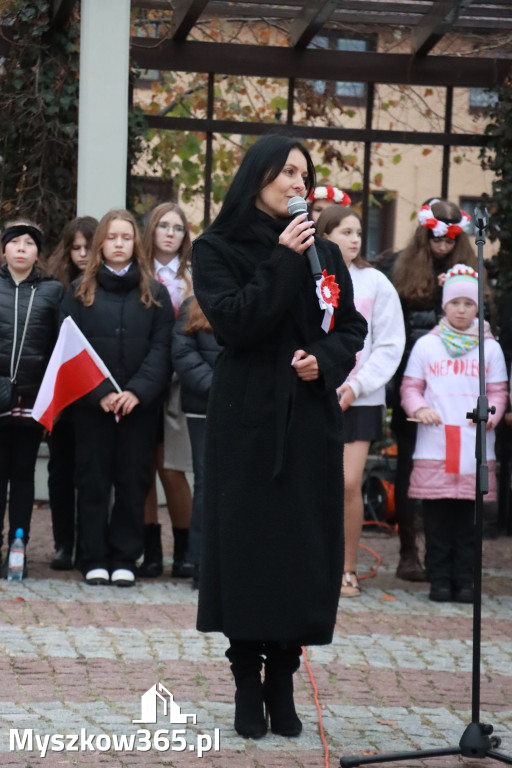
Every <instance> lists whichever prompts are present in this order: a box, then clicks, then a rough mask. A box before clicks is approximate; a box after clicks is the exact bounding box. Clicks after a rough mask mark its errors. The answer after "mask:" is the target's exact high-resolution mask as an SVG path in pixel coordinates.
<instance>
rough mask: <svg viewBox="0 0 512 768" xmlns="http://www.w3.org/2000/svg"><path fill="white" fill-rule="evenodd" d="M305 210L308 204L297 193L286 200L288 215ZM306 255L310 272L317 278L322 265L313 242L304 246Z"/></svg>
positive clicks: (297, 214) (319, 275)
mask: <svg viewBox="0 0 512 768" xmlns="http://www.w3.org/2000/svg"><path fill="white" fill-rule="evenodd" d="M307 212H308V204H307V203H306V201H305V200H304V198H303V197H299V196H298V195H297V196H296V197H292V198H290V200H288V213H289V214H290V216H294V217H295V216H300V214H301V213H307ZM306 256H307V257H308V262H309V268H310V270H311V274H312V275H313V277H314V278H315V280H318V278H319V277H322V267H321V266H320V262H319V261H318V253H317V252H316V248H315V244H314V243H312V244H311V245H310V246H309V248H306Z"/></svg>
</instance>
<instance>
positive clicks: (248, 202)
mask: <svg viewBox="0 0 512 768" xmlns="http://www.w3.org/2000/svg"><path fill="white" fill-rule="evenodd" d="M292 149H298V150H299V152H302V154H303V155H304V157H305V159H306V164H307V172H308V177H307V180H306V196H307V195H309V193H310V192H311V190H312V189H314V188H315V184H316V177H315V166H314V164H313V161H312V159H311V156H310V154H309V152H308V151H307V149H306V148H305V147H304V146H303V145H302V144H301V143H300V141H298V140H297V139H292V138H290V137H289V136H281V135H280V134H269V135H268V136H262V138H261V139H258V141H256V142H255V143H254V144H253V145H252V146H251V147H249V149H248V150H247V152H246V154H245V156H244V159H243V160H242V163H241V165H240V168H239V169H238V171H237V173H236V176H235V178H234V179H233V181H232V183H231V186H230V187H229V189H228V191H227V193H226V197H225V199H224V203H223V204H222V208H221V209H220V211H219V214H218V216H217V218H216V219H215V221H214V222H213V224H211V226H210V227H208V229H207V230H206V231H207V232H208V233H210V232H212V233H215V234H221V235H229V234H232V233H234V232H236V231H237V230H241V229H243V228H244V226H245V225H246V224H247V222H248V221H249V220H250V219H251V218H252V214H253V212H254V205H255V202H256V198H257V196H258V195H259V193H260V192H261V190H262V189H263V188H264V187H266V186H267V184H270V183H271V182H272V181H274V179H276V178H277V176H278V175H279V173H280V172H281V170H282V169H283V167H284V166H285V165H286V161H287V159H288V155H289V154H290V152H291V151H292Z"/></svg>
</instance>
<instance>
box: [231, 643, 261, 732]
mask: <svg viewBox="0 0 512 768" xmlns="http://www.w3.org/2000/svg"><path fill="white" fill-rule="evenodd" d="M226 656H227V657H228V659H229V660H230V661H231V671H232V672H233V677H234V678H235V683H236V692H235V730H236V732H237V733H238V734H240V736H243V737H244V738H246V739H261V737H262V736H265V734H266V732H267V723H266V721H265V714H264V703H263V686H262V683H261V667H262V663H263V658H262V657H261V656H260V655H259V653H258V644H254V643H244V642H241V641H240V642H239V641H233V640H232V641H231V647H230V648H229V649H228V650H227V651H226Z"/></svg>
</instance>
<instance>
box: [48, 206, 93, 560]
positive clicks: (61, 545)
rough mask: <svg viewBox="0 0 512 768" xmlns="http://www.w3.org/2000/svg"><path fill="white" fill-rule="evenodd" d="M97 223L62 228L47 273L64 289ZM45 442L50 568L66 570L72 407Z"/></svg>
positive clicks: (72, 503) (72, 507)
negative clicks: (47, 452) (47, 451)
mask: <svg viewBox="0 0 512 768" xmlns="http://www.w3.org/2000/svg"><path fill="white" fill-rule="evenodd" d="M97 226H98V222H97V220H96V219H95V218H93V217H92V216H77V218H75V219H72V220H71V221H70V222H68V223H67V224H66V226H65V227H64V229H63V231H62V236H61V238H60V240H59V243H58V245H57V247H56V248H55V250H54V252H53V253H52V255H51V256H50V258H49V259H48V272H49V273H50V274H51V275H53V276H54V277H56V278H57V280H59V281H60V282H61V283H62V285H63V286H64V288H67V287H68V285H69V284H70V283H71V282H72V281H73V280H76V278H77V277H79V276H80V275H81V274H82V272H83V271H84V270H85V268H86V266H87V264H88V263H89V260H90V258H91V255H92V250H91V247H92V239H93V237H94V232H95V231H96V227H97ZM47 441H48V448H49V449H50V459H49V461H48V494H49V497H50V509H51V513H52V529H53V539H54V542H55V555H54V557H53V558H52V561H51V563H50V568H52V569H53V570H55V571H67V570H71V568H72V567H73V550H74V548H75V538H76V524H75V511H76V491H75V431H74V429H73V419H72V408H66V409H65V411H64V412H63V413H62V414H61V416H60V418H59V420H58V421H57V422H56V424H55V425H54V427H53V430H52V433H51V435H48V437H47ZM78 557H79V555H78V553H77V559H78Z"/></svg>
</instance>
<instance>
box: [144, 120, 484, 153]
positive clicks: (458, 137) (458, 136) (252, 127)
mask: <svg viewBox="0 0 512 768" xmlns="http://www.w3.org/2000/svg"><path fill="white" fill-rule="evenodd" d="M145 118H146V121H147V124H148V126H149V127H150V128H156V129H159V130H169V131H192V132H194V133H208V132H212V133H229V134H231V133H232V134H235V135H241V136H261V135H262V134H265V133H284V134H286V135H288V136H296V137H297V138H300V139H304V137H305V136H307V138H308V139H317V140H319V141H322V140H325V141H354V142H361V143H363V142H367V141H368V142H372V143H377V144H379V143H380V144H411V145H419V146H446V147H482V146H485V144H487V142H488V141H489V139H488V137H487V136H484V135H482V134H476V133H429V132H427V131H392V130H390V131H388V130H380V129H376V128H373V129H370V128H339V127H324V126H316V125H308V126H307V127H306V126H304V125H289V124H287V123H261V122H259V123H255V122H240V120H216V119H213V118H194V117H162V116H160V115H146V116H145Z"/></svg>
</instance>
